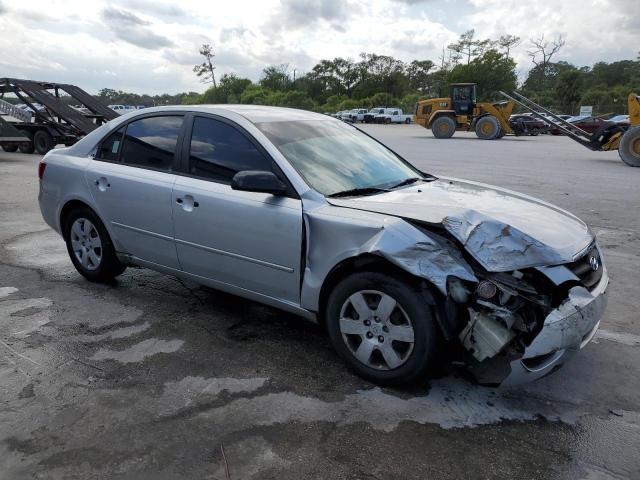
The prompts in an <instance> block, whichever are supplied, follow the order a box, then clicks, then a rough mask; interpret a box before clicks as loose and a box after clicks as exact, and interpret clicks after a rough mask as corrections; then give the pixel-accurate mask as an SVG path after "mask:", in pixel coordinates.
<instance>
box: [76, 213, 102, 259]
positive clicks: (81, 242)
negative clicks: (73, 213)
mask: <svg viewBox="0 0 640 480" xmlns="http://www.w3.org/2000/svg"><path fill="white" fill-rule="evenodd" d="M71 248H72V250H73V253H74V254H75V256H76V259H77V260H78V261H79V262H80V264H81V265H82V266H83V267H84V268H86V269H87V270H95V269H96V268H98V267H99V266H100V262H101V261H102V241H101V240H100V234H99V233H98V230H97V229H96V227H95V225H94V224H93V223H91V221H89V220H87V219H86V218H78V219H77V220H76V221H75V222H73V225H71Z"/></svg>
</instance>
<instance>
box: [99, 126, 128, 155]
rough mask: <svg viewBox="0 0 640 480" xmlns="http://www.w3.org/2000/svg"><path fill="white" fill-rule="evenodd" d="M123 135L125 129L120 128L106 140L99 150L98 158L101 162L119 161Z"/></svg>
mask: <svg viewBox="0 0 640 480" xmlns="http://www.w3.org/2000/svg"><path fill="white" fill-rule="evenodd" d="M123 134H124V127H122V128H119V129H118V130H116V131H115V132H113V133H112V134H111V135H109V136H108V137H107V138H105V140H104V141H103V142H102V143H101V144H100V148H99V149H98V152H97V154H96V158H97V159H100V160H106V161H108V162H115V161H117V160H118V152H119V151H120V144H121V143H122V135H123Z"/></svg>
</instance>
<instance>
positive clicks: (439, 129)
mask: <svg viewBox="0 0 640 480" xmlns="http://www.w3.org/2000/svg"><path fill="white" fill-rule="evenodd" d="M512 109H513V103H512V102H497V103H477V102H476V84H475V83H453V84H451V96H450V97H448V98H431V99H428V100H422V101H420V102H418V103H417V105H416V111H415V119H414V121H415V122H416V123H418V124H420V125H422V126H423V127H425V128H430V129H431V131H432V132H433V136H434V137H436V138H451V137H452V136H453V134H454V133H455V131H456V130H464V131H475V132H476V135H477V136H478V138H480V139H482V140H493V139H496V138H502V137H504V136H505V135H506V134H507V133H520V132H515V131H514V127H515V128H517V126H515V125H514V126H511V125H509V117H510V116H511V110H512Z"/></svg>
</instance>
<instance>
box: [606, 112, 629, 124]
mask: <svg viewBox="0 0 640 480" xmlns="http://www.w3.org/2000/svg"><path fill="white" fill-rule="evenodd" d="M608 121H609V122H613V123H615V124H616V125H620V126H622V127H629V126H630V124H631V123H630V122H629V115H615V116H613V117H611V118H610V119H609V120H608Z"/></svg>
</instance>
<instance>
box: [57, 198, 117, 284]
mask: <svg viewBox="0 0 640 480" xmlns="http://www.w3.org/2000/svg"><path fill="white" fill-rule="evenodd" d="M63 228H64V231H63V232H64V239H65V241H66V243H67V251H68V252H69V257H71V261H72V262H73V265H74V266H75V267H76V270H78V272H79V273H80V274H81V275H82V276H83V277H85V278H86V279H87V280H90V281H92V282H108V281H110V280H113V278H115V277H117V276H118V275H120V274H121V273H122V272H124V270H125V268H126V266H125V265H123V264H122V263H120V261H119V260H118V257H117V256H116V252H115V249H114V248H113V243H112V242H111V238H110V237H109V233H108V232H107V230H106V228H105V227H104V225H103V224H102V222H101V221H100V219H99V218H98V216H97V215H96V214H95V213H94V212H93V211H92V210H91V209H90V208H87V207H85V208H78V209H76V210H73V211H72V212H71V213H70V214H69V215H68V216H67V218H66V219H65V222H64V227H63Z"/></svg>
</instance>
